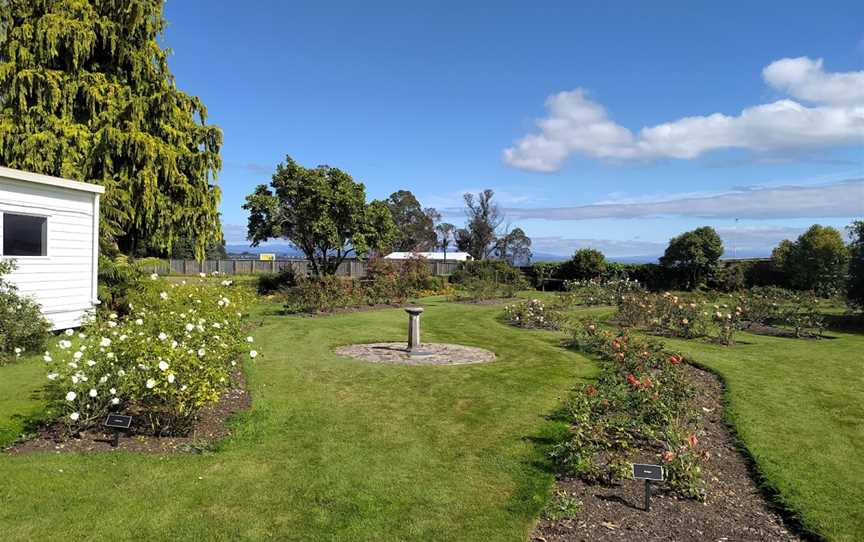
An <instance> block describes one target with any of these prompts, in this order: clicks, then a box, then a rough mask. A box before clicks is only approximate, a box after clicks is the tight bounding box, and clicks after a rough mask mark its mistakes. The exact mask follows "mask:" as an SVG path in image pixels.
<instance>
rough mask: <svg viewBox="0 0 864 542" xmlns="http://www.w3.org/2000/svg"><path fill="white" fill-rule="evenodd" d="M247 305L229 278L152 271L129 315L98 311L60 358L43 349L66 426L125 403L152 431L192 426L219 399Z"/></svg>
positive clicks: (244, 342)
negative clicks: (171, 278) (172, 279)
mask: <svg viewBox="0 0 864 542" xmlns="http://www.w3.org/2000/svg"><path fill="white" fill-rule="evenodd" d="M247 305H248V294H246V293H245V292H244V290H242V289H239V288H232V287H231V286H230V281H224V282H223V283H222V285H221V286H220V285H218V284H213V283H206V282H204V281H196V282H195V283H191V284H187V283H185V282H184V283H183V284H173V285H169V284H167V283H166V282H165V281H163V280H160V279H158V278H156V277H155V276H154V279H153V280H150V281H147V282H146V283H145V284H143V285H141V287H140V288H138V289H136V291H135V293H134V295H132V296H131V297H130V299H129V310H130V312H129V314H128V315H118V314H117V313H111V314H108V315H102V314H100V315H98V316H97V317H96V318H94V319H93V321H92V322H90V323H88V324H87V325H85V326H84V327H83V328H82V329H81V330H80V333H79V334H78V335H77V336H76V335H75V334H74V333H73V332H72V331H71V330H67V332H66V336H64V337H61V339H60V340H59V341H58V354H56V359H55V358H54V357H52V356H51V355H50V354H48V353H46V354H45V361H46V362H47V364H48V371H49V373H48V379H49V381H51V385H50V386H49V393H50V397H51V398H52V399H53V401H54V403H55V404H56V405H57V406H58V409H59V411H60V412H61V414H62V416H63V418H62V419H63V420H64V422H65V423H66V425H67V427H68V429H69V431H70V432H76V431H80V430H84V429H87V428H90V427H92V426H94V425H96V424H97V423H100V422H101V420H102V418H103V417H104V416H105V414H106V413H107V412H109V411H126V412H130V413H134V414H136V415H138V416H140V417H141V418H142V419H143V420H145V422H146V425H147V428H149V430H150V431H151V432H152V433H153V434H156V435H182V434H184V433H185V432H187V431H188V429H189V428H190V426H191V424H192V422H193V421H194V419H195V416H196V414H197V413H198V412H199V411H200V409H201V408H202V407H204V406H206V405H208V404H212V403H214V402H216V401H218V399H219V397H220V395H221V393H222V391H223V390H224V389H226V387H227V386H228V383H229V379H230V373H231V367H232V366H233V365H235V364H236V359H237V358H238V356H240V355H241V353H242V352H244V351H246V348H247V347H248V342H249V341H250V340H251V338H249V339H247V338H245V337H246V334H245V333H244V327H245V326H244V323H243V315H244V313H245V311H246V308H247ZM250 355H251V356H252V357H254V356H256V355H257V353H255V352H254V351H252V352H250Z"/></svg>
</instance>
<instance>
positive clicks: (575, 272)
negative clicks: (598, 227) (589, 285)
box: [558, 248, 606, 280]
mask: <svg viewBox="0 0 864 542" xmlns="http://www.w3.org/2000/svg"><path fill="white" fill-rule="evenodd" d="M605 272H606V257H605V256H604V255H603V253H602V252H600V251H599V250H596V249H593V248H580V249H579V250H577V251H576V252H575V253H573V257H572V258H570V259H569V260H567V261H566V262H564V263H562V264H561V267H560V268H559V271H558V273H559V275H561V277H563V278H565V279H571V280H590V279H596V278H599V277H602V276H603V274H604V273H605Z"/></svg>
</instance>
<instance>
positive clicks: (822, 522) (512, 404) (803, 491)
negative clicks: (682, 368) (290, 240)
mask: <svg viewBox="0 0 864 542" xmlns="http://www.w3.org/2000/svg"><path fill="white" fill-rule="evenodd" d="M528 297H543V294H540V295H539V296H538V295H536V294H531V295H529V296H528ZM547 297H548V294H547ZM423 302H424V303H425V304H426V305H427V312H425V313H424V316H423V329H424V340H428V341H442V342H445V341H446V342H458V343H463V344H469V345H476V346H481V347H485V348H489V349H491V350H493V351H495V352H496V353H497V354H498V356H499V360H498V361H496V362H495V363H491V364H487V365H477V366H462V367H397V366H387V365H374V364H364V363H361V362H357V361H353V360H348V359H343V358H339V357H336V356H335V355H333V354H332V350H333V348H334V347H335V346H337V345H341V344H347V343H353V342H371V341H385V340H401V339H402V338H403V336H404V334H405V327H406V316H405V314H404V313H403V312H402V311H401V310H386V311H371V312H360V313H352V314H341V315H336V316H331V317H322V318H309V317H284V316H278V315H277V313H278V309H279V307H278V305H275V304H261V305H259V306H258V308H257V309H256V315H255V320H256V321H260V322H261V323H262V327H260V328H259V329H257V330H256V331H255V333H254V335H255V336H256V338H257V344H256V348H257V349H258V350H259V351H260V352H262V356H261V357H259V358H258V359H257V360H256V361H255V362H253V363H249V364H248V366H247V374H248V381H249V386H250V389H251V391H252V393H253V397H254V405H253V408H252V410H251V411H250V412H248V413H245V414H243V415H241V416H240V417H239V418H238V419H236V420H234V426H235V434H234V436H233V437H232V438H230V439H228V440H226V441H224V442H223V443H221V444H220V445H219V446H218V449H217V450H216V451H215V452H208V453H204V454H201V455H175V456H158V455H152V456H149V455H135V454H127V453H122V452H120V453H102V454H92V455H74V454H41V455H31V456H24V457H18V456H8V455H0V480H2V484H0V529H2V533H3V535H2V537H3V540H33V539H39V540H59V539H66V538H74V537H81V538H87V539H94V540H98V539H112V540H131V539H147V540H168V539H171V540H174V539H193V540H194V539H197V540H225V539H231V540H234V539H247V540H253V539H254V540H257V539H263V538H275V539H280V540H496V541H498V540H524V539H526V537H527V535H528V533H529V532H530V529H531V526H532V523H533V520H534V519H535V518H536V517H537V515H538V514H539V513H540V511H541V510H542V508H543V506H544V505H545V504H546V502H547V500H548V498H549V495H550V490H551V487H552V476H551V474H550V472H549V465H548V463H547V462H546V460H545V458H544V455H543V445H542V444H543V442H545V441H546V440H548V438H549V437H551V436H552V435H554V433H555V432H556V431H558V430H560V427H559V426H557V425H555V424H553V423H552V422H549V421H547V420H546V419H545V418H544V415H545V414H546V413H549V412H550V411H552V410H553V409H554V408H555V406H556V405H557V404H558V402H559V398H560V397H561V396H562V395H563V394H564V393H566V390H567V389H568V388H569V387H570V386H572V385H574V384H575V383H576V381H577V380H578V379H580V378H590V377H591V376H593V374H594V369H593V366H592V365H591V364H590V363H589V362H588V361H587V360H586V359H585V358H583V357H581V356H579V355H577V354H575V353H573V352H569V351H567V350H565V349H562V348H560V347H559V340H560V335H557V334H553V333H548V332H543V331H525V330H519V329H515V328H510V327H508V326H505V325H503V324H501V323H500V322H499V321H498V320H497V316H498V315H499V314H500V311H501V306H495V305H493V306H489V305H479V306H478V305H464V304H446V303H440V302H439V300H438V299H436V298H432V299H427V300H424V301H423ZM609 312H610V309H608V308H592V309H584V310H579V311H576V312H575V313H574V315H578V316H583V315H587V314H591V315H592V316H595V317H600V316H603V315H604V314H608V313H609ZM829 335H830V336H831V337H833V338H832V339H827V340H822V341H812V340H795V339H786V338H772V337H760V336H755V335H749V334H740V335H739V337H738V344H737V345H736V346H734V347H723V346H719V345H713V344H708V343H705V342H703V341H696V340H694V341H679V340H666V343H667V345H668V346H669V347H670V348H675V349H679V350H681V351H683V352H685V353H686V354H687V355H688V357H690V358H692V359H693V360H695V361H697V362H699V363H700V364H703V365H704V366H706V367H709V368H710V369H712V370H714V371H716V372H717V373H718V374H720V375H722V376H723V378H724V380H725V381H726V383H727V400H728V407H727V415H728V417H729V420H730V421H731V422H732V423H734V425H735V427H736V430H737V432H738V434H739V436H740V437H741V438H742V439H743V441H744V443H745V444H746V446H747V449H748V450H749V452H750V453H751V454H752V456H753V458H754V459H755V461H756V463H757V465H758V468H759V471H760V472H761V473H762V474H763V475H764V477H765V480H766V482H767V483H768V484H769V485H770V486H771V487H773V488H774V489H776V490H778V491H779V494H780V496H779V498H780V499H781V500H782V502H783V503H784V504H785V505H786V506H788V507H790V508H791V509H792V510H794V511H795V513H797V514H798V515H799V517H800V519H801V521H802V522H803V524H804V525H805V526H806V527H807V528H809V529H811V530H813V531H815V532H817V533H819V534H821V535H823V536H825V537H827V538H829V539H831V540H836V541H842V542H846V541H850V542H851V541H856V540H864V506H861V503H862V502H864V454H862V450H864V335H862V334H860V333H858V334H856V333H851V332H850V333H839V332H831V333H829ZM43 379H44V368H43V366H42V362H41V360H39V359H38V358H30V359H26V360H22V361H20V362H18V363H16V364H12V365H9V366H4V367H0V443H8V442H11V441H12V440H14V439H15V438H17V436H18V435H20V433H21V432H22V431H23V430H24V427H25V426H26V422H27V420H28V419H30V418H34V417H35V418H38V416H39V415H40V413H41V412H42V409H43V404H42V402H41V400H40V399H39V397H38V390H39V388H40V386H41V383H42V382H43Z"/></svg>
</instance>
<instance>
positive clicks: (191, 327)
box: [186, 324, 195, 331]
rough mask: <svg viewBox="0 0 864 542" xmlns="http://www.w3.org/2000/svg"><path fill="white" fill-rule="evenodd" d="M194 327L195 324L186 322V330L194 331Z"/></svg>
mask: <svg viewBox="0 0 864 542" xmlns="http://www.w3.org/2000/svg"><path fill="white" fill-rule="evenodd" d="M193 329H195V326H193V325H192V324H186V331H192V330H193Z"/></svg>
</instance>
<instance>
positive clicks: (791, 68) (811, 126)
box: [504, 57, 864, 172]
mask: <svg viewBox="0 0 864 542" xmlns="http://www.w3.org/2000/svg"><path fill="white" fill-rule="evenodd" d="M763 77H764V79H765V81H766V83H768V84H769V85H771V86H772V87H774V88H776V89H777V90H780V91H783V92H785V93H787V94H788V95H790V96H792V97H794V98H798V99H801V100H804V101H809V102H813V103H814V104H815V105H812V106H807V105H803V104H802V103H799V102H797V101H795V100H792V99H782V100H778V101H775V102H772V103H767V104H762V105H756V106H753V107H748V108H745V109H744V110H742V111H741V113H740V114H738V115H737V116H729V115H724V114H722V113H713V114H711V115H705V116H692V117H684V118H680V119H677V120H674V121H671V122H666V123H663V124H658V125H656V126H646V127H643V128H642V129H641V130H639V132H638V133H636V134H634V133H633V132H632V131H630V130H629V129H628V128H625V127H624V126H621V125H620V124H618V123H616V122H615V121H614V120H612V119H611V118H610V116H609V115H608V113H607V112H606V109H605V108H604V107H603V106H602V105H600V104H599V103H597V102H595V101H593V100H591V99H590V98H589V97H588V93H587V91H585V90H584V89H582V88H577V89H574V90H571V91H564V92H559V93H558V94H555V95H553V96H550V97H549V98H548V99H547V100H546V109H547V116H546V117H544V118H542V119H539V120H538V121H537V126H538V127H539V128H540V131H539V133H535V134H529V135H526V136H525V137H523V138H522V139H520V140H519V141H517V142H516V144H515V145H514V146H512V147H510V148H508V149H505V150H504V161H505V162H506V163H507V164H509V165H511V166H513V167H516V168H520V169H527V170H531V171H541V172H553V171H557V170H559V169H560V168H561V166H562V164H563V162H564V161H565V160H566V159H567V158H568V157H569V156H571V155H573V154H582V155H585V156H589V157H593V158H601V159H611V160H631V159H643V160H650V159H655V158H676V159H685V160H686V159H692V158H696V157H698V156H700V155H702V154H704V153H706V152H710V151H713V150H718V149H745V150H749V151H753V152H758V153H767V152H778V151H804V150H808V149H813V148H819V147H829V146H840V145H861V144H864V90H862V81H864V71H861V72H848V73H826V72H825V71H824V70H823V69H822V60H821V59H819V60H811V59H809V58H806V57H802V58H796V59H782V60H778V61H776V62H774V63H772V64H770V65H769V66H767V67H766V68H765V69H764V70H763Z"/></svg>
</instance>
